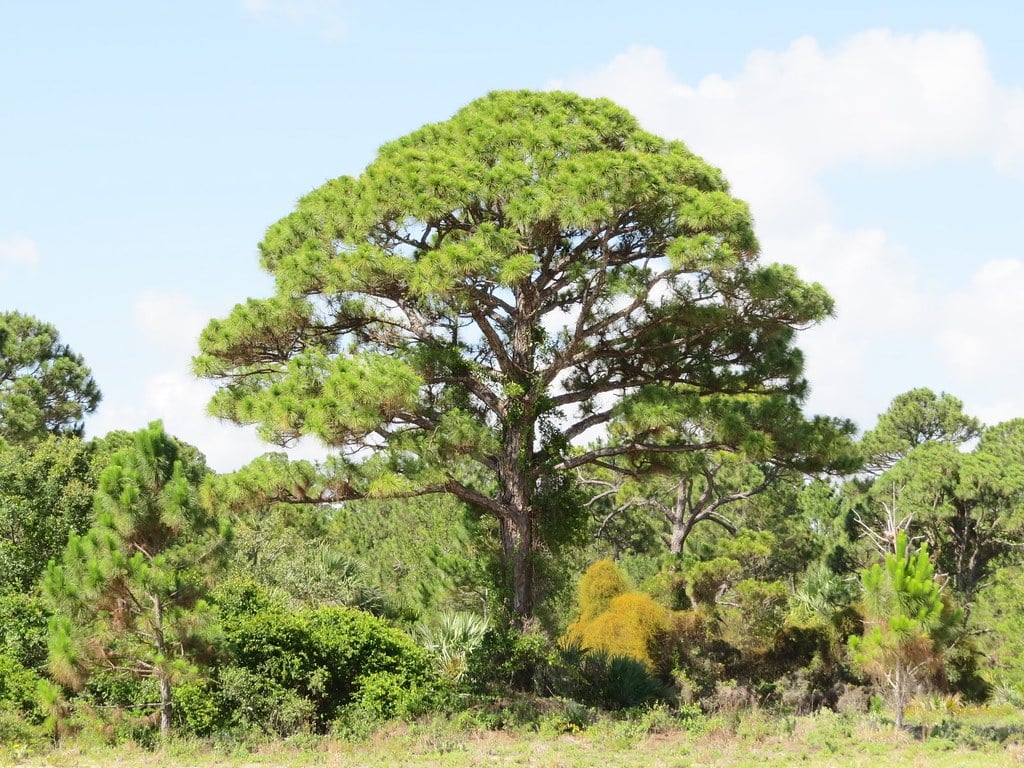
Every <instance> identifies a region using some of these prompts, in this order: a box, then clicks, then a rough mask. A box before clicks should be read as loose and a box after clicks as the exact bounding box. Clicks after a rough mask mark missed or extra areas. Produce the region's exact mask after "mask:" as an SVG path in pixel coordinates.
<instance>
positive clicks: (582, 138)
mask: <svg viewBox="0 0 1024 768" xmlns="http://www.w3.org/2000/svg"><path fill="white" fill-rule="evenodd" d="M260 251H261V263H262V266H263V268H264V269H266V270H268V271H269V272H270V273H272V274H273V275H274V278H275V280H276V294H275V295H274V296H273V297H271V298H268V299H250V300H249V301H248V302H246V303H245V304H241V305H239V306H237V307H236V308H235V309H234V310H233V312H232V313H231V315H230V316H229V317H228V318H226V319H224V320H218V321H213V322H211V323H210V325H209V326H208V327H207V328H206V330H205V331H204V333H203V335H202V338H201V342H200V345H201V354H200V355H199V357H197V359H196V362H195V366H196V370H197V372H198V373H200V374H201V375H203V376H206V377H209V378H212V379H216V380H218V381H219V382H220V384H221V389H220V391H219V392H218V394H217V395H216V397H215V398H214V400H213V402H212V404H211V411H212V412H213V413H214V414H216V415H217V416H220V417H223V418H227V419H231V420H234V421H236V422H239V423H245V424H256V425H258V426H259V429H260V431H261V433H262V434H263V435H264V437H266V438H267V439H269V440H271V441H275V442H279V443H288V442H290V441H292V440H295V439H297V438H299V437H301V436H304V435H311V436H314V437H316V438H319V439H320V440H321V441H323V442H324V443H325V444H326V445H328V446H331V447H333V448H336V449H338V451H339V453H341V454H342V455H345V456H351V455H356V456H363V455H366V452H367V449H370V450H373V451H376V458H375V460H374V461H372V462H370V464H369V465H367V466H364V467H363V468H362V469H364V470H366V469H369V468H372V470H373V471H372V472H365V471H364V472H362V473H361V475H362V476H361V477H360V476H357V474H356V473H353V472H349V471H348V469H349V467H344V469H345V470H346V471H344V472H343V473H342V475H341V476H339V477H337V478H336V481H335V482H334V484H333V488H331V489H328V491H327V492H326V493H325V494H323V495H322V496H319V497H318V498H322V499H326V500H331V501H337V500H340V499H345V498H354V497H359V496H367V495H369V496H374V495H376V496H402V495H404V496H409V495H416V494H426V493H450V494H453V495H455V496H456V497H458V498H459V499H461V500H463V501H464V502H467V503H469V504H472V505H474V506H476V507H477V508H478V509H480V510H482V511H483V512H485V513H487V514H491V515H493V516H494V517H495V518H496V519H497V521H498V523H499V526H498V528H499V531H500V541H501V548H502V552H503V557H504V561H505V564H506V569H507V573H508V576H509V579H508V585H509V598H510V600H509V607H510V609H511V610H512V612H513V613H514V614H515V615H517V616H518V617H519V618H520V619H522V618H525V617H528V616H530V615H531V613H532V611H533V606H534V599H535V595H534V584H533V581H534V579H533V565H534V563H533V559H534V553H535V551H536V549H537V548H538V547H539V546H541V545H542V544H543V542H542V541H540V538H541V534H540V531H541V522H542V521H544V520H547V521H549V522H550V521H552V519H556V520H555V522H557V518H558V517H560V516H564V515H565V514H566V511H567V509H568V508H569V506H570V504H569V501H568V498H569V497H568V496H567V495H566V493H565V492H566V491H570V490H571V483H570V482H569V480H568V478H569V477H570V476H571V473H570V472H568V471H569V470H573V469H575V468H577V467H582V466H584V465H587V464H593V463H596V462H602V461H606V460H608V459H611V458H613V457H616V456H625V455H636V454H643V453H669V452H681V451H693V450H698V449H700V448H703V447H705V446H703V445H695V444H693V443H688V442H685V441H679V442H672V443H667V442H666V441H664V440H660V439H658V437H657V435H652V434H645V433H644V432H642V431H640V432H637V433H636V434H635V435H634V436H633V438H632V439H630V440H628V441H625V442H621V443H618V444H616V445H603V446H598V447H594V448H592V449H586V450H583V449H574V448H573V447H572V446H573V445H574V444H575V443H578V442H579V440H580V438H585V437H587V436H589V435H590V434H592V433H591V430H593V429H595V428H598V429H599V428H601V427H603V426H605V425H607V423H608V422H609V421H610V420H612V419H613V418H614V417H615V415H616V414H617V413H619V412H621V410H622V409H623V408H626V407H630V408H633V409H645V408H646V409H649V410H650V411H652V412H654V411H657V410H658V409H659V408H662V407H663V404H664V403H665V402H666V401H669V402H676V401H678V400H680V399H687V398H694V399H696V398H700V397H701V396H704V395H707V394H709V393H744V392H756V393H784V394H788V395H793V396H795V397H797V398H799V397H801V396H802V395H803V393H804V389H805V384H804V381H803V379H802V376H801V371H802V358H801V355H800V353H799V351H798V350H797V349H796V348H795V347H794V346H793V340H794V333H795V331H796V330H797V329H799V328H801V327H805V326H807V325H810V324H813V323H815V322H817V321H819V320H821V319H822V318H823V317H825V316H826V315H828V314H829V312H830V311H831V309H832V303H831V300H830V299H829V297H828V295H827V294H826V292H825V291H824V289H822V288H821V287H820V286H818V285H809V284H806V283H803V282H801V281H800V280H799V279H798V278H797V276H796V274H795V272H794V271H793V270H792V269H791V268H788V267H785V266H782V265H777V264H774V265H763V264H759V263H758V258H757V254H758V245H757V240H756V238H755V236H754V232H753V227H752V224H751V219H750V214H749V212H748V210H747V206H746V205H745V204H744V203H742V202H740V201H738V200H736V199H735V198H733V197H732V196H731V195H730V194H729V190H728V185H727V184H726V182H725V180H724V179H723V178H722V175H721V173H720V172H719V171H718V170H717V169H715V168H713V167H711V166H709V165H708V164H706V163H705V162H704V161H703V160H701V159H700V158H699V157H697V156H695V155H694V154H693V153H691V152H690V151H689V150H688V149H687V148H686V147H685V146H684V145H683V144H681V143H679V142H675V141H666V140H664V139H661V138H658V137H657V136H653V135H651V134H650V133H647V132H645V131H643V130H641V129H640V127H639V126H638V124H637V122H636V120H635V119H634V118H633V117H632V116H631V115H630V114H629V113H628V112H626V111H625V110H623V109H621V108H620V107H618V106H616V105H614V104H613V103H611V102H609V101H607V100H591V99H584V98H581V97H579V96H576V95H573V94H568V93H532V92H499V93H493V94H491V95H489V96H487V97H485V98H483V99H480V100H478V101H476V102H473V103H472V104H470V105H469V106H467V107H466V108H464V109H463V110H461V111H460V112H459V113H458V114H456V115H455V116H454V117H453V118H452V119H450V120H448V121H447V122H443V123H437V124H434V125H427V126H425V127H423V128H421V129H419V130H417V131H415V132H413V133H412V134H410V135H408V136H406V137H405V138H402V139H399V140H398V141H395V142H392V143H390V144H387V145H385V146H384V147H382V148H381V150H380V152H379V154H378V156H377V158H376V160H375V161H374V162H373V163H372V164H371V165H370V166H369V167H368V168H367V169H366V170H365V171H364V173H363V174H362V175H361V176H360V177H359V178H351V177H347V176H343V177H340V178H337V179H334V180H333V181H330V182H328V183H326V184H325V185H323V186H322V187H320V188H319V189H316V190H314V191H313V192H311V193H310V194H309V195H307V196H306V197H304V198H303V199H302V200H301V201H300V202H299V204H298V208H297V209H296V211H295V212H294V213H292V214H291V215H290V216H288V217H286V218H284V219H282V220H281V221H279V222H278V223H276V224H274V225H273V226H272V227H270V229H269V230H268V232H267V235H266V238H265V239H264V241H263V243H261V245H260ZM339 466H341V465H339ZM367 475H370V477H369V479H367ZM283 490H285V491H286V492H287V493H288V494H291V495H292V496H293V497H295V494H294V490H295V489H294V488H286V489H283ZM300 490H301V489H300ZM298 496H299V497H301V494H298Z"/></svg>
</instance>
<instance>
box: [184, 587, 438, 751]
mask: <svg viewBox="0 0 1024 768" xmlns="http://www.w3.org/2000/svg"><path fill="white" fill-rule="evenodd" d="M222 610H223V612H224V618H223V631H224V643H223V648H224V654H225V657H226V659H227V662H226V663H225V664H224V665H223V666H222V667H221V668H220V669H219V671H218V673H217V675H216V676H215V680H214V685H215V688H216V690H217V694H218V696H219V697H220V701H221V707H222V708H223V710H224V711H225V713H226V715H227V717H226V722H225V723H224V725H226V726H228V727H234V726H242V727H250V726H253V725H256V724H258V723H264V724H265V725H267V726H268V727H270V728H271V729H272V730H274V731H275V732H277V733H281V734H286V733H290V732H295V731H298V730H313V731H320V732H322V731H325V730H326V729H327V728H328V727H329V725H330V723H331V722H332V721H333V720H334V719H335V718H336V717H337V716H338V715H339V714H340V712H341V711H342V709H343V708H347V709H351V708H352V707H356V708H363V709H365V710H366V713H367V715H368V716H370V717H373V718H388V717H392V716H393V715H395V714H397V713H400V712H404V711H407V710H412V709H414V708H415V706H416V702H417V701H419V700H420V699H422V698H424V697H426V696H427V692H428V689H430V687H431V685H432V676H431V675H430V671H431V664H430V658H429V656H428V654H427V652H426V651H425V650H424V649H423V648H420V647H419V646H418V645H417V644H416V643H415V642H414V641H413V640H412V638H411V637H409V636H408V635H407V634H405V633H404V632H402V631H400V630H398V629H396V628H394V627H392V626H390V625H389V624H388V623H387V622H386V621H385V620H383V619H381V618H378V617H376V616H373V615H371V614H369V613H365V612H363V611H360V610H358V609H354V608H344V607H335V606H329V607H322V608H316V609H300V610H290V609H288V608H287V607H286V606H284V605H281V604H280V603H275V602H274V600H273V598H272V597H271V596H268V595H267V594H263V593H261V592H260V590H259V589H253V588H252V587H251V586H244V585H243V586H242V587H241V588H239V587H238V586H237V585H236V587H235V588H234V589H233V591H232V592H231V594H229V595H228V596H227V599H225V600H224V603H223V605H222ZM190 716H191V717H192V718H193V719H194V720H196V722H197V724H198V725H199V726H200V727H202V728H207V727H209V726H208V723H209V720H210V716H209V715H208V714H202V713H200V712H190V713H189V714H188V715H186V716H185V719H186V722H187V721H188V717H190ZM268 718H269V722H268Z"/></svg>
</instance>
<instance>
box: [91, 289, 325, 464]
mask: <svg viewBox="0 0 1024 768" xmlns="http://www.w3.org/2000/svg"><path fill="white" fill-rule="evenodd" d="M133 314H134V319H135V323H136V327H137V329H138V331H139V333H140V334H141V335H142V337H143V339H144V340H145V341H146V343H147V344H148V345H149V346H150V348H151V349H153V350H155V351H156V352H157V353H158V354H159V358H160V370H159V371H156V372H150V373H149V374H144V376H145V378H144V383H143V386H142V394H141V400H138V401H136V402H134V403H126V402H121V403H120V404H119V405H115V406H112V405H110V404H102V405H101V406H100V409H99V411H98V412H97V413H96V415H95V416H94V417H93V418H92V419H90V421H89V432H90V434H94V435H102V434H106V433H107V432H109V431H111V430H115V429H123V430H129V431H131V430H136V429H138V428H139V427H141V426H143V425H144V424H147V423H149V422H150V421H153V420H155V419H160V420H162V421H163V423H164V427H165V428H166V429H167V431H168V432H170V433H171V434H173V435H175V436H176V437H178V438H180V439H182V440H185V441H186V442H189V443H191V444H192V445H195V446H196V447H197V448H199V450H201V451H202V452H203V454H205V456H206V459H207V462H208V463H209V464H210V466H211V467H213V468H214V469H216V470H217V471H220V472H227V471H231V470H234V469H238V468H239V467H241V466H242V465H244V464H246V463H247V462H249V461H251V460H252V459H253V458H255V457H256V456H259V455H260V454H262V453H266V452H267V451H273V450H281V449H280V448H279V447H276V446H273V445H270V444H268V443H265V442H263V441H262V440H260V439H259V438H258V437H257V436H256V434H255V430H254V429H252V428H248V429H246V428H242V427H239V426H237V425H235V424H230V423H226V422H222V421H220V420H219V419H215V418H214V417H212V416H209V415H208V414H207V412H206V405H207V403H209V401H210V398H211V397H212V396H213V393H214V391H215V389H216V388H215V386H214V384H213V383H211V382H207V381H200V380H198V379H196V377H195V376H193V375H192V371H191V358H192V355H194V354H195V352H196V349H197V339H198V337H199V333H200V331H201V330H202V328H203V326H204V325H205V324H206V322H207V321H208V319H209V318H210V317H213V316H214V315H215V313H214V312H213V311H209V310H204V309H203V308H201V307H200V306H199V305H198V304H196V302H195V300H194V299H193V298H192V297H190V296H187V295H184V294H178V293H160V292H158V291H147V292H145V293H144V294H142V295H141V296H140V297H139V298H138V299H137V300H136V301H135V304H134V311H133ZM288 452H289V454H290V455H291V456H292V457H294V458H306V459H322V458H323V457H324V456H325V455H326V451H325V450H324V449H322V448H321V447H319V446H317V445H315V444H312V443H309V444H306V443H303V444H300V445H299V446H298V447H295V448H292V449H290V450H289V451H288Z"/></svg>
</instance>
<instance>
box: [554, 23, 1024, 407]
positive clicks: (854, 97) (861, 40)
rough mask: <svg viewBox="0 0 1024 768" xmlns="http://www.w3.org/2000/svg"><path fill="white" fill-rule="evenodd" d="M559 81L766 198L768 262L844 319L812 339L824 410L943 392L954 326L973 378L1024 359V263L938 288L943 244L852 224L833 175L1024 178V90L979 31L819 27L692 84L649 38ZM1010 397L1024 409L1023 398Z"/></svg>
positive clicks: (761, 215)
mask: <svg viewBox="0 0 1024 768" xmlns="http://www.w3.org/2000/svg"><path fill="white" fill-rule="evenodd" d="M552 86H553V87H558V88H568V89H570V90H574V91H577V92H579V93H583V94H585V95H593V96H606V97H609V98H612V99H613V100H615V101H617V102H618V103H620V104H622V105H623V106H625V107H627V108H628V109H630V111H632V112H633V114H635V115H636V116H637V118H638V119H639V120H640V122H641V123H642V124H643V125H644V127H646V128H647V129H649V130H651V131H653V132H655V133H657V134H660V135H663V136H668V137H672V138H678V139H682V140H683V141H685V142H686V143H687V145H688V146H689V147H690V148H691V149H693V150H694V151H695V152H697V153H698V154H701V155H702V156H704V157H705V158H707V159H708V160H709V162H711V163H713V164H714V165H717V166H719V167H721V168H722V169H723V171H724V172H725V175H726V177H727V178H728V179H729V180H730V182H731V183H732V187H733V190H734V192H735V193H736V194H737V196H739V197H741V198H743V199H745V200H747V201H748V202H749V203H750V205H751V210H752V212H753V214H754V217H755V219H756V225H757V232H758V235H759V237H760V239H761V242H762V250H763V253H764V257H765V258H766V259H769V260H776V261H782V262H786V263H792V264H795V265H796V266H797V267H798V268H799V269H800V273H801V275H802V276H803V277H804V278H806V279H810V280H816V281H820V282H822V283H823V284H824V285H825V286H826V288H827V289H828V290H829V291H830V292H831V293H832V295H833V296H834V297H835V299H836V303H837V311H838V318H837V319H836V320H833V321H829V322H827V323H826V324H825V325H824V326H822V327H820V328H816V329H814V330H813V331H811V332H810V333H807V334H805V335H804V336H803V337H802V338H801V341H800V345H801V347H803V348H804V349H805V351H806V353H807V359H808V375H809V378H810V380H811V383H812V398H811V403H810V406H811V407H812V408H813V409H815V410H818V409H820V410H827V411H829V412H831V413H837V414H842V415H853V416H856V417H857V418H859V419H865V418H868V417H870V416H871V414H873V413H877V412H880V411H881V410H884V408H885V406H886V405H887V403H888V400H889V399H891V397H892V396H894V395H895V394H897V393H898V392H900V391H902V389H900V388H898V387H901V386H906V388H909V387H910V386H922V385H924V386H933V387H935V388H936V389H939V388H941V387H942V383H943V382H942V378H943V377H942V376H940V375H937V374H936V375H935V379H936V380H937V383H933V381H932V379H931V378H928V379H924V380H922V378H921V377H922V376H925V375H928V376H931V375H932V374H934V373H935V371H937V370H939V369H941V364H939V365H937V364H936V361H935V360H934V357H935V349H936V343H937V342H936V334H938V333H940V332H941V343H940V344H939V346H940V348H941V349H942V351H943V352H944V353H945V354H948V355H949V356H950V357H949V359H950V365H951V366H953V367H954V368H955V369H956V370H957V371H959V375H960V376H961V378H964V377H966V376H968V375H980V374H979V373H978V371H979V369H978V367H977V366H978V365H980V364H982V362H984V363H985V364H986V365H991V364H993V362H994V361H995V360H996V359H998V355H999V354H1000V351H1001V353H1002V355H1003V357H1004V359H1005V358H1006V357H1008V356H1010V355H1012V354H1016V355H1017V359H1021V360H1024V354H1021V353H1024V334H1019V333H1018V332H1017V329H1019V328H1020V327H1022V322H1021V321H1024V309H1017V308H1018V307H1024V294H1021V293H1020V292H1019V291H1018V288H1017V287H1016V286H1017V284H1018V281H1019V283H1020V286H1021V287H1022V288H1024V266H1021V265H1020V264H1016V263H1015V264H1016V266H1015V267H1013V268H1012V269H1011V268H1010V266H1008V265H1007V264H1005V263H1002V264H1001V265H998V264H997V265H988V266H987V267H986V268H985V269H983V270H982V271H981V272H979V273H978V275H977V276H976V278H975V281H974V283H972V286H971V288H970V290H969V291H968V292H966V293H965V294H963V295H961V296H959V297H953V298H950V299H944V298H943V297H941V296H934V295H930V294H929V292H928V291H927V290H926V289H925V283H924V280H923V279H922V273H923V269H922V266H921V265H922V262H923V260H924V259H925V258H926V257H927V256H928V254H917V253H914V252H913V251H912V250H911V249H910V248H909V247H908V245H910V244H904V243H895V242H893V241H892V240H891V238H889V237H888V236H887V235H886V233H885V232H883V231H880V230H878V229H877V228H876V227H873V226H871V225H870V222H868V223H867V224H868V226H865V227H863V228H860V229H844V228H842V227H840V226H838V225H837V224H836V223H835V222H834V212H833V209H832V207H833V203H832V201H831V200H830V199H829V197H828V195H827V193H826V191H825V189H824V187H823V186H822V184H821V177H822V175H823V173H824V172H826V171H828V170H830V169H832V168H836V167H839V166H842V165H844V164H858V165H864V164H867V165H876V166H879V167H882V166H884V167H897V168H898V167H907V166H910V165H913V164H921V163H931V162H936V161H943V160H950V159H960V160H963V159H967V160H976V161H981V162H984V163H987V164H989V165H990V166H991V167H993V168H994V169H996V170H997V171H998V172H1001V173H1005V174H1008V175H1012V176H1014V177H1016V178H1024V92H1022V91H1021V90H1020V89H1017V88H1008V87H1005V86H1003V85H1001V84H999V83H997V82H996V80H995V78H994V77H993V75H992V73H991V71H990V69H989V67H988V63H987V61H986V56H985V50H984V47H983V45H982V44H981V42H980V41H979V40H978V38H977V37H976V36H974V35H973V34H970V33H968V32H925V33H923V34H918V35H896V34H893V33H892V32H889V31H887V30H875V31H869V32H864V33H861V34H858V35H854V36H853V37H850V38H849V39H847V40H846V41H845V42H844V43H843V44H842V45H840V46H839V47H837V48H836V49H834V50H823V49H822V48H821V47H820V46H819V44H818V43H817V42H816V41H815V40H814V39H813V38H810V37H804V38H801V39H799V40H796V41H795V42H793V43H792V44H791V45H790V46H789V47H788V48H787V49H785V50H783V51H767V50H760V51H755V52H754V53H752V54H750V56H749V57H748V58H747V61H746V63H745V66H744V68H743V70H742V71H741V72H739V73H738V74H737V75H735V76H734V77H725V76H722V75H719V74H711V75H708V76H707V77H704V78H703V79H702V80H700V81H699V82H697V83H695V84H690V83H684V82H681V81H679V80H678V79H677V78H676V77H675V75H674V74H673V73H672V72H671V70H670V68H669V62H668V60H667V58H666V56H665V54H664V53H663V52H661V51H660V50H657V49H655V48H650V47H635V48H631V49H629V50H627V51H626V52H625V53H623V54H621V55H619V56H616V57H615V58H614V59H613V60H612V61H611V62H610V63H609V64H608V65H607V66H605V67H604V68H602V69H600V70H599V71H597V72H594V73H591V74H586V75H582V76H578V77H575V78H572V79H569V80H567V81H564V82H559V83H553V84H552ZM1018 268H1019V269H1020V270H1021V273H1020V275H1018V273H1017V271H1016V270H1017V269H1018ZM979 313H980V314H982V315H984V316H985V317H987V318H988V320H979ZM937 317H939V318H940V319H938V320H936V318H937ZM958 334H959V336H958ZM1008 334H1016V336H1015V338H1013V339H1008V338H1007V337H1008ZM1022 368H1024V365H1022ZM992 370H993V369H991V368H989V372H991V371H992ZM1021 373H1024V370H1022V371H1021ZM886 377H888V378H886ZM1015 378H1016V380H1017V381H1019V380H1020V377H1019V376H1018V377H1015ZM994 396H995V393H993V397H994ZM872 398H874V400H877V401H878V402H874V400H872ZM964 399H965V400H968V399H969V398H968V397H967V396H966V394H965V395H964ZM990 399H992V398H985V397H981V396H979V397H978V398H976V400H977V401H978V402H979V403H982V404H983V402H987V401H988V400H990ZM1005 399H1006V400H1007V401H1009V402H1016V404H1017V405H1016V410H1017V412H1018V413H1024V398H1021V397H1020V396H1014V395H1012V394H1011V395H1009V396H1008V397H1007V398H1005ZM992 407H994V406H992ZM862 423H864V422H862Z"/></svg>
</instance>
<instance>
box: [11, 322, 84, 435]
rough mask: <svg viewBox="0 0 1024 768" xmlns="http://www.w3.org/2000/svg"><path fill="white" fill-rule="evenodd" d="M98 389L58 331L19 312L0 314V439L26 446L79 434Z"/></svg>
mask: <svg viewBox="0 0 1024 768" xmlns="http://www.w3.org/2000/svg"><path fill="white" fill-rule="evenodd" d="M99 402H100V390H99V387H98V386H96V382H95V381H93V378H92V372H91V371H90V370H89V369H88V368H87V367H86V365H85V362H84V360H83V359H82V357H81V355H77V354H75V353H74V352H73V351H72V350H71V348H70V347H68V345H67V344H62V343H61V341H60V336H59V335H58V333H57V329H56V328H54V327H53V326H52V325H50V324H48V323H43V322H41V321H39V320H37V319H36V318H34V317H30V316H29V315H23V314H21V313H20V312H2V313H0V439H4V440H7V441H9V442H12V443H27V442H32V441H34V440H38V439H40V438H43V437H45V436H46V435H47V434H52V435H81V433H82V418H83V417H84V416H85V414H87V413H91V412H92V411H94V410H96V406H97V405H98V404H99Z"/></svg>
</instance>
